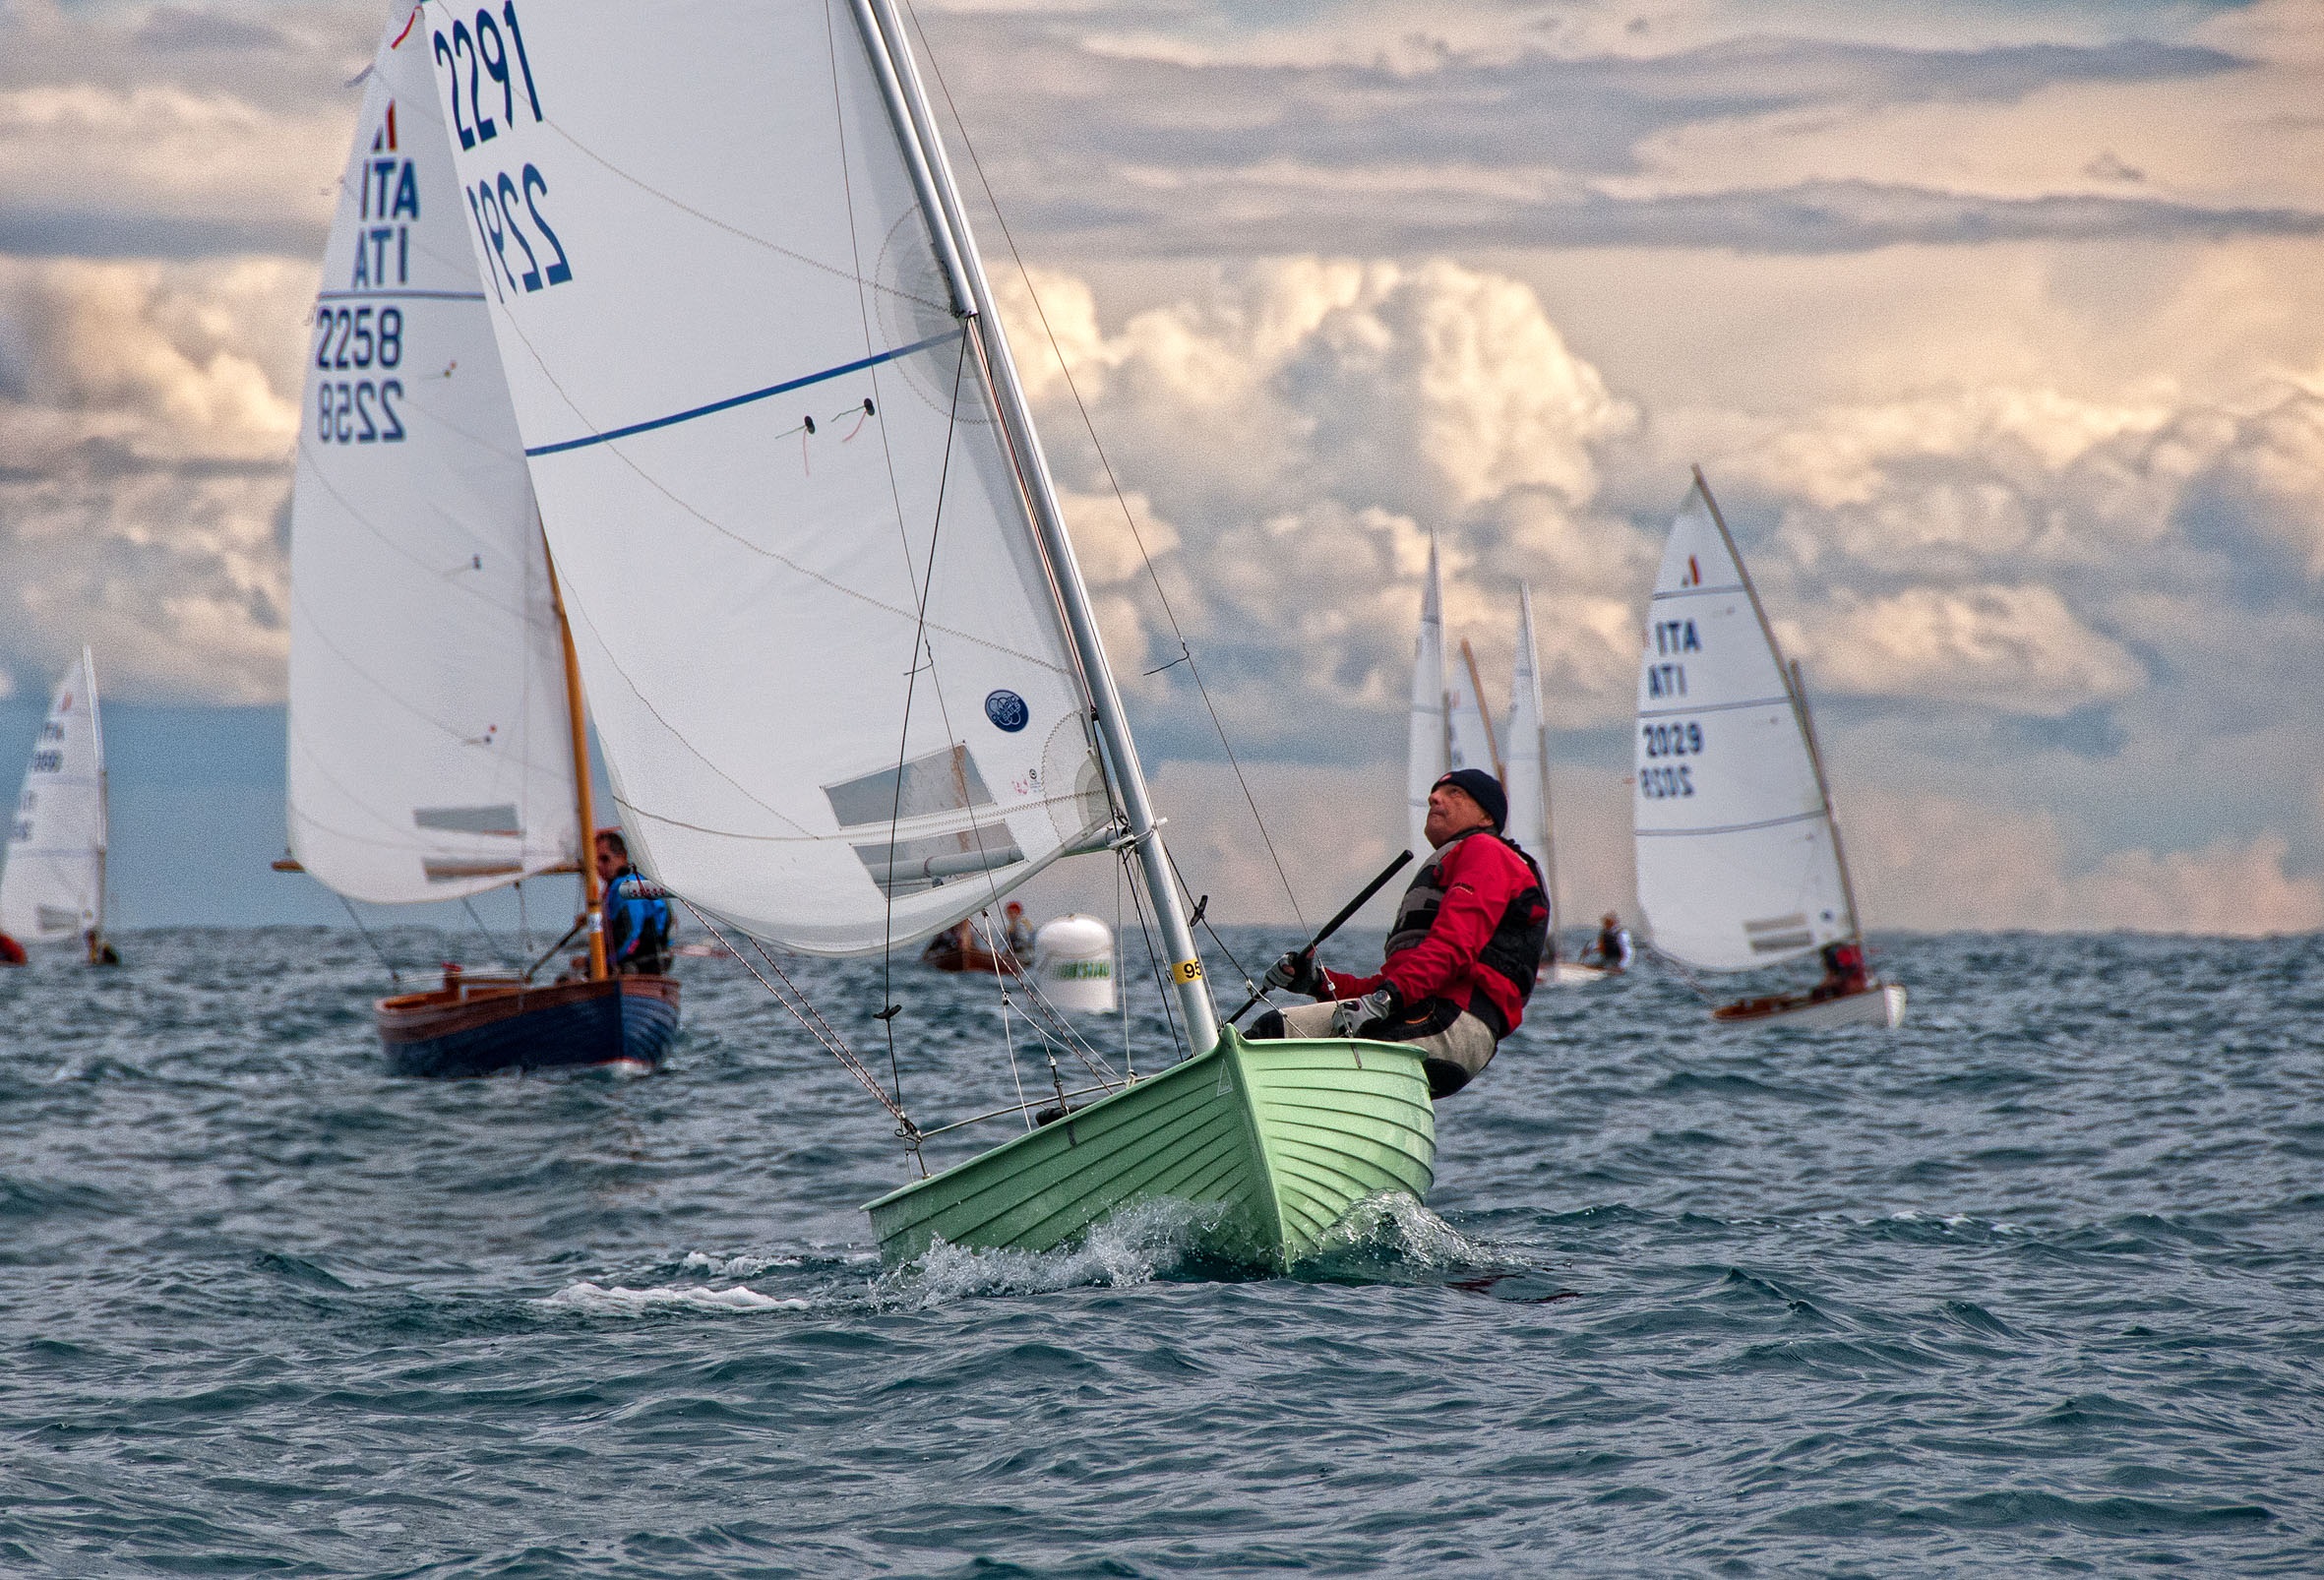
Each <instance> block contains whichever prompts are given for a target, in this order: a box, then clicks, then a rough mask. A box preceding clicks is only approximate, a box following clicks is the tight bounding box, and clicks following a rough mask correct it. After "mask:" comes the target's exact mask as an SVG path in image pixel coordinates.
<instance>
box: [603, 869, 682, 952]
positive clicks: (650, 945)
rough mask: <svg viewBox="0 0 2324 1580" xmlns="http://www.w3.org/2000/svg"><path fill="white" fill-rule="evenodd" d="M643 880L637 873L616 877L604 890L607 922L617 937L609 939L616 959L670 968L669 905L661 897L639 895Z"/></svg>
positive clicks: (608, 927) (608, 929)
mask: <svg viewBox="0 0 2324 1580" xmlns="http://www.w3.org/2000/svg"><path fill="white" fill-rule="evenodd" d="M640 882H641V880H640V879H639V876H638V874H637V873H636V872H634V871H633V872H626V873H623V874H622V875H621V876H620V877H618V878H616V879H615V880H614V881H612V883H610V884H609V885H607V887H606V890H605V921H606V927H607V931H609V932H611V933H612V934H613V935H614V937H612V938H609V939H608V940H606V944H607V946H608V947H609V948H610V949H612V951H613V952H614V954H615V956H616V957H617V958H629V957H632V956H635V957H636V958H637V960H638V961H639V963H640V964H642V965H643V966H645V967H647V968H648V969H649V970H653V971H660V970H664V969H666V968H667V966H668V962H669V953H670V929H671V918H670V902H669V901H668V900H666V899H663V898H661V897H660V896H659V895H651V896H648V895H645V894H641V893H639V892H637V885H638V884H639V883H640Z"/></svg>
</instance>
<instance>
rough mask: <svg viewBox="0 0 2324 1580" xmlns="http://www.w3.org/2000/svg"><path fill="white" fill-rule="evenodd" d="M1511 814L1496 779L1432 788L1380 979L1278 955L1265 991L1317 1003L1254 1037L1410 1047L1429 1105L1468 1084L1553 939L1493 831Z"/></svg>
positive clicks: (1256, 1030) (1511, 852) (1310, 958)
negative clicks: (1423, 841)
mask: <svg viewBox="0 0 2324 1580" xmlns="http://www.w3.org/2000/svg"><path fill="white" fill-rule="evenodd" d="M1508 806H1509V803H1508V797H1507V796H1506V795H1505V794H1504V793H1503V792H1502V790H1501V787H1500V781H1499V780H1498V779H1496V778H1495V777H1494V776H1493V775H1492V774H1490V773H1486V772H1484V771H1483V770H1481V769H1478V768H1458V769H1455V770H1454V771H1453V772H1451V773H1448V774H1446V775H1444V777H1443V778H1441V779H1438V780H1437V783H1436V787H1435V788H1434V789H1432V790H1430V792H1429V819H1428V822H1427V824H1426V827H1425V832H1426V833H1427V834H1428V839H1429V843H1430V844H1431V845H1433V846H1435V847H1436V850H1435V854H1433V855H1431V856H1430V857H1429V859H1428V860H1427V861H1425V862H1423V863H1421V868H1420V872H1419V874H1418V875H1417V876H1416V877H1415V878H1414V879H1413V880H1412V886H1411V887H1410V888H1407V889H1406V890H1405V891H1404V899H1403V903H1401V904H1400V905H1398V906H1397V908H1396V920H1395V923H1394V925H1393V926H1392V927H1391V928H1390V929H1389V932H1388V946H1387V958H1386V960H1385V961H1384V962H1383V963H1382V964H1381V966H1380V968H1379V970H1378V971H1376V972H1375V973H1374V974H1373V975H1371V976H1368V977H1356V976H1349V975H1347V974H1346V973H1344V972H1340V971H1327V970H1325V969H1323V967H1322V966H1320V965H1318V964H1317V963H1316V960H1315V954H1314V952H1313V951H1309V952H1306V953H1293V954H1286V955H1284V956H1283V958H1282V959H1280V960H1278V961H1276V962H1275V964H1274V965H1273V966H1272V967H1270V968H1269V969H1268V971H1267V976H1266V983H1267V986H1268V987H1270V988H1288V989H1291V990H1293V991H1295V992H1300V993H1306V994H1308V995H1310V996H1311V997H1313V998H1315V999H1316V1000H1318V1001H1320V1002H1318V1003H1315V1004H1313V1005H1302V1006H1299V1007H1296V1008H1292V1009H1281V1010H1270V1011H1268V1012H1267V1013H1266V1014H1264V1015H1261V1016H1260V1017H1259V1018H1258V1020H1257V1021H1256V1022H1255V1023H1254V1025H1253V1026H1252V1028H1251V1035H1253V1036H1254V1037H1364V1038H1367V1039H1369V1040H1371V1041H1374V1042H1398V1043H1412V1044H1415V1045H1416V1046H1418V1047H1419V1048H1420V1049H1421V1050H1422V1053H1423V1056H1424V1057H1423V1061H1422V1067H1423V1068H1425V1069H1426V1070H1427V1071H1428V1076H1429V1095H1430V1096H1432V1097H1449V1096H1451V1095H1452V1094H1453V1093H1454V1092H1457V1091H1459V1090H1460V1089H1461V1088H1462V1087H1463V1086H1466V1085H1467V1084H1468V1083H1469V1082H1470V1081H1471V1080H1474V1079H1475V1078H1476V1076H1477V1075H1478V1073H1479V1072H1480V1071H1482V1070H1483V1069H1484V1068H1485V1066H1486V1064H1488V1063H1491V1062H1492V1059H1493V1053H1494V1050H1495V1049H1496V1048H1497V1047H1498V1046H1499V1043H1500V1040H1501V1039H1502V1038H1503V1037H1506V1036H1507V1035H1508V1034H1509V1033H1510V1032H1512V1031H1515V1030H1516V1029H1517V1025H1518V1023H1519V1022H1520V1021H1521V1020H1523V1019H1524V1018H1525V1001H1526V1000H1527V999H1529V998H1531V997H1532V996H1533V982H1534V977H1535V975H1536V974H1537V973H1538V971H1539V968H1540V965H1541V957H1542V945H1543V944H1544V943H1545V942H1547V941H1548V939H1549V931H1550V902H1549V896H1548V894H1547V893H1546V892H1545V891H1544V889H1543V885H1542V878H1541V869H1540V868H1538V867H1536V866H1535V865H1534V862H1533V858H1532V857H1531V856H1528V855H1526V854H1525V852H1524V851H1522V850H1520V849H1518V848H1517V846H1516V845H1515V844H1514V843H1512V842H1511V841H1510V840H1509V839H1508V837H1507V836H1506V835H1504V834H1503V833H1502V832H1501V831H1500V826H1501V822H1502V820H1504V819H1505V818H1507V816H1508Z"/></svg>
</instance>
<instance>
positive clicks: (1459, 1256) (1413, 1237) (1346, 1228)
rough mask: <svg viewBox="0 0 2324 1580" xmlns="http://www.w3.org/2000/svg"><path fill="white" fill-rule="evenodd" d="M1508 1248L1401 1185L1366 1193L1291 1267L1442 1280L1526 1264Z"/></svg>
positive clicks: (1354, 1278)
mask: <svg viewBox="0 0 2324 1580" xmlns="http://www.w3.org/2000/svg"><path fill="white" fill-rule="evenodd" d="M1530 1265H1531V1264H1530V1263H1528V1262H1526V1261H1525V1260H1524V1259H1523V1258H1521V1257H1519V1256H1517V1255H1515V1254H1514V1253H1512V1252H1510V1251H1505V1250H1499V1249H1496V1248H1495V1247H1493V1246H1485V1245H1480V1244H1479V1243H1478V1242H1476V1241H1474V1240H1471V1239H1470V1238H1469V1237H1468V1236H1466V1235H1464V1234H1462V1233H1461V1232H1460V1231H1459V1230H1457V1229H1455V1228H1453V1227H1452V1225H1450V1224H1448V1223H1446V1222H1445V1221H1444V1220H1443V1219H1441V1218H1439V1217H1437V1215H1436V1214H1435V1213H1433V1212H1431V1211H1429V1209H1428V1208H1426V1207H1424V1206H1422V1205H1421V1204H1420V1203H1419V1202H1418V1201H1415V1200H1414V1199H1413V1198H1412V1197H1411V1196H1409V1195H1406V1194H1405V1193H1404V1192H1403V1191H1401V1190H1396V1191H1390V1192H1387V1193H1385V1194H1382V1195H1376V1196H1367V1197H1366V1198H1365V1199H1364V1200H1362V1201H1359V1202H1357V1203H1356V1204H1355V1205H1354V1206H1353V1207H1350V1208H1349V1209H1348V1210H1347V1212H1346V1213H1344V1214H1342V1215H1341V1217H1340V1220H1339V1222H1338V1223H1335V1224H1333V1225H1332V1226H1331V1227H1330V1228H1329V1229H1326V1230H1325V1231H1324V1232H1323V1234H1322V1236H1321V1238H1320V1239H1319V1240H1318V1242H1317V1244H1316V1247H1315V1254H1314V1255H1312V1256H1308V1257H1305V1258H1303V1259H1302V1260H1301V1261H1300V1262H1299V1264H1298V1265H1297V1266H1295V1267H1294V1268H1293V1269H1292V1273H1293V1275H1294V1276H1295V1277H1298V1278H1304V1279H1312V1280H1315V1281H1317V1282H1322V1283H1333V1284H1339V1283H1348V1284H1377V1283H1430V1284H1440V1283H1446V1282H1449V1281H1451V1280H1453V1279H1458V1278H1474V1277H1497V1276H1500V1275H1505V1274H1509V1273H1516V1272H1524V1271H1527V1270H1529V1268H1530Z"/></svg>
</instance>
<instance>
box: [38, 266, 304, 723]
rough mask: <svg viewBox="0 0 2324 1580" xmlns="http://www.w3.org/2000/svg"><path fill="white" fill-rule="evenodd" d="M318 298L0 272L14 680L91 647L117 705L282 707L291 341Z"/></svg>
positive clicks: (171, 278)
mask: <svg viewBox="0 0 2324 1580" xmlns="http://www.w3.org/2000/svg"><path fill="white" fill-rule="evenodd" d="M313 286H314V276H313V271H312V270H311V268H306V267H302V266H297V265H289V264H279V263H270V262H262V261H245V262H241V263H232V264H222V263H221V264H211V265H190V266H165V265H159V264H150V263H148V264H126V263H118V264H97V263H81V262H68V261H50V262H45V263H26V262H17V261H6V260H0V344H5V345H8V346H10V347H12V348H13V349H12V350H11V352H10V355H9V358H8V360H9V362H10V364H11V366H12V368H13V370H14V371H13V374H12V376H11V377H10V378H9V379H8V380H7V381H6V383H5V384H4V385H0V456H6V457H7V460H6V462H5V464H4V465H0V611H5V613H4V614H0V629H5V630H6V632H7V642H6V647H5V649H0V652H4V656H5V658H6V659H7V660H8V661H10V663H11V664H12V666H13V667H17V668H21V669H28V670H30V671H31V674H29V675H26V676H24V677H22V678H24V679H25V680H27V681H31V680H35V679H37V680H38V681H39V683H41V684H45V679H46V676H47V673H48V672H49V671H50V670H52V669H54V668H56V667H58V665H60V664H61V663H62V662H63V659H64V657H65V655H67V654H70V653H73V652H76V651H78V650H79V648H80V646H81V644H82V643H83V642H84V641H89V642H93V643H95V644H96V645H97V647H98V649H99V651H100V653H101V654H102V655H103V658H104V662H105V669H106V674H107V677H108V686H109V689H111V690H113V691H114V692H115V693H116V694H117V695H128V696H132V697H137V696H144V697H162V698H185V699H201V700H215V701H262V700H270V699H275V698H277V697H279V696H280V695H281V686H282V675H281V665H282V661H283V655H284V651H285V637H284V628H283V622H282V616H281V611H282V601H283V596H284V590H285V576H284V574H285V569H286V568H285V566H284V563H283V556H282V547H281V541H280V524H279V523H280V516H281V512H282V510H283V508H284V502H285V498H286V496H287V493H288V488H289V475H288V466H287V459H288V456H289V454H290V449H291V445H292V442H293V440H294V438H295V436H296V433H297V427H298V416H297V409H296V397H295V395H293V394H290V393H288V392H294V391H295V390H296V388H297V373H296V370H295V367H294V366H292V363H293V362H294V360H295V358H296V355H297V341H296V340H295V338H291V337H290V336H287V335H285V334H282V333H281V330H280V326H284V325H287V326H292V327H293V328H295V326H296V325H297V324H298V322H299V321H300V319H301V318H302V317H303V315H304V311H305V303H306V299H307V298H308V297H309V296H310V295H311V293H312V291H313ZM285 339H289V341H290V343H289V344H288V345H287V346H283V345H281V344H280V343H279V342H281V341H283V340H285ZM270 364H272V365H271V366H270Z"/></svg>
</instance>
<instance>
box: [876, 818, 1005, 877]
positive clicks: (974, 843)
mask: <svg viewBox="0 0 2324 1580" xmlns="http://www.w3.org/2000/svg"><path fill="white" fill-rule="evenodd" d="M855 854H856V858H857V859H858V860H859V861H861V862H862V863H863V864H864V868H865V870H866V871H868V872H869V873H870V874H871V875H872V881H873V882H875V883H878V884H879V885H880V887H881V889H882V891H883V892H885V893H887V894H891V895H892V894H917V893H919V892H920V891H921V890H922V889H928V888H935V887H937V886H939V885H940V884H942V883H944V882H946V881H948V880H949V879H954V878H967V877H970V876H972V875H974V874H977V873H989V872H993V871H995V870H996V869H999V868H1003V867H1013V866H1015V865H1016V864H1017V863H1018V862H1021V861H1023V860H1024V859H1025V853H1024V852H1023V851H1022V850H1020V849H1018V848H1017V843H1016V841H1015V840H1014V839H1011V838H1010V837H1009V829H1008V827H1007V826H1006V825H1005V824H999V823H996V824H995V825H993V826H992V827H991V828H988V829H986V830H984V831H983V833H982V834H981V835H980V834H978V833H977V832H975V831H973V830H971V831H964V832H961V833H956V834H932V835H930V836H928V837H926V838H922V839H899V840H897V841H896V842H895V843H894V844H892V845H890V844H886V843H882V844H877V845H858V846H856V847H855Z"/></svg>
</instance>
